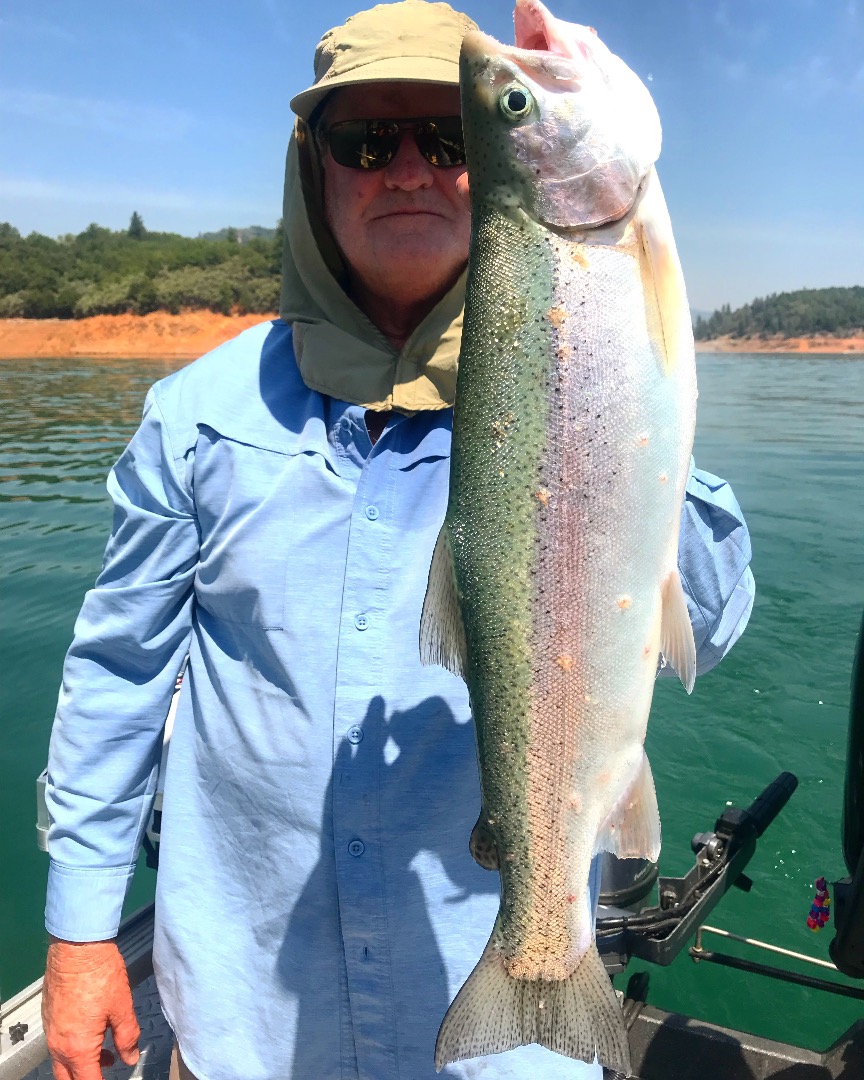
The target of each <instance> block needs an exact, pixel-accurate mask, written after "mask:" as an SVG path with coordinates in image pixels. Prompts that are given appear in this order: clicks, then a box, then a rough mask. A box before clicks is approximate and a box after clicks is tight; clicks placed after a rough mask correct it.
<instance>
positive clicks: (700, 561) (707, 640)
mask: <svg viewBox="0 0 864 1080" xmlns="http://www.w3.org/2000/svg"><path fill="white" fill-rule="evenodd" d="M750 556H751V548H750V533H749V532H748V530H747V525H746V524H745V522H744V515H743V514H742V513H741V507H740V506H739V505H738V502H737V500H736V498H735V496H734V495H733V494H732V489H731V488H730V487H729V485H728V484H727V483H726V481H725V480H721V479H720V478H719V477H718V476H714V475H713V473H709V472H705V471H704V470H702V469H697V468H696V466H695V464H694V462H693V460H692V458H691V461H690V476H689V477H688V480H687V488H686V492H685V498H684V506H683V507H682V510H681V533H680V538H679V541H678V572H679V573H680V575H681V584H682V585H683V587H684V595H685V596H686V597H687V607H688V609H689V611H690V622H691V624H692V626H693V637H694V640H695V642H696V674H697V675H704V674H705V672H706V671H710V670H711V668H713V667H714V666H715V665H716V664H719V662H720V660H721V659H722V658H723V657H724V656H725V655H726V653H727V652H728V651H729V650H730V649H731V648H732V646H733V645H734V644H735V642H736V641H737V640H738V638H739V637H740V636H741V634H742V633H743V632H744V628H745V627H746V625H747V622H748V620H749V618H750V612H751V610H752V608H753V598H754V595H755V591H756V585H755V582H754V580H753V574H752V572H751V570H750ZM660 674H661V675H665V676H674V675H675V672H674V670H673V669H672V668H671V667H669V666H668V665H667V666H666V667H664V668H662V669H661V671H660Z"/></svg>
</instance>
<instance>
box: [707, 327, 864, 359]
mask: <svg viewBox="0 0 864 1080" xmlns="http://www.w3.org/2000/svg"><path fill="white" fill-rule="evenodd" d="M696 352H710V353H813V354H814V355H816V354H820V353H822V354H825V353H832V354H833V353H840V354H843V355H846V354H849V355H855V354H856V353H864V331H862V332H861V333H859V334H857V335H855V336H853V337H828V336H818V335H815V334H811V335H808V336H807V337H782V336H780V335H779V334H778V335H776V336H775V337H770V338H758V337H755V338H732V337H720V338H713V339H712V340H711V341H697V342H696Z"/></svg>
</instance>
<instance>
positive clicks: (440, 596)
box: [420, 525, 468, 679]
mask: <svg viewBox="0 0 864 1080" xmlns="http://www.w3.org/2000/svg"><path fill="white" fill-rule="evenodd" d="M467 655H468V644H467V641H466V638H465V624H464V623H463V621H462V611H461V609H460V607H459V593H458V591H457V588H456V571H455V570H454V568H453V553H452V551H451V550H450V540H449V539H448V537H447V526H446V525H442V527H441V532H440V533H439V534H438V540H437V541H436V543H435V551H434V552H433V554H432V565H431V566H430V568H429V584H428V585H427V586H426V599H425V600H424V601H423V614H422V615H421V617H420V662H421V663H422V664H440V665H441V666H442V667H445V668H447V670H448V671H452V672H453V674H454V675H460V676H461V677H462V678H463V679H464V678H465V671H466V668H467Z"/></svg>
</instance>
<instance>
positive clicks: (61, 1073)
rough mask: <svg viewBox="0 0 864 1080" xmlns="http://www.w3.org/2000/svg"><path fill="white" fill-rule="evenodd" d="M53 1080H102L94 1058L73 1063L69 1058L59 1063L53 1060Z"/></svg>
mask: <svg viewBox="0 0 864 1080" xmlns="http://www.w3.org/2000/svg"><path fill="white" fill-rule="evenodd" d="M52 1064H53V1067H54V1080H104V1077H103V1076H102V1070H101V1069H100V1068H99V1065H98V1062H97V1060H96V1058H95V1057H94V1058H90V1059H89V1060H87V1061H85V1060H84V1059H81V1060H78V1061H73V1060H71V1059H69V1058H66V1059H65V1060H63V1061H61V1060H60V1059H59V1058H56V1057H55V1058H54V1059H53V1061H52Z"/></svg>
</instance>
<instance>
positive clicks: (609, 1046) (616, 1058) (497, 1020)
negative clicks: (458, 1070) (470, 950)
mask: <svg viewBox="0 0 864 1080" xmlns="http://www.w3.org/2000/svg"><path fill="white" fill-rule="evenodd" d="M497 927H498V924H497V923H496V930H493V932H492V937H491V939H490V941H489V944H488V945H487V946H486V949H485V951H484V953H483V955H482V956H481V957H480V961H479V963H478V964H477V966H476V967H475V968H474V970H473V971H472V972H471V974H470V975H469V976H468V979H467V981H466V983H465V985H464V986H463V987H462V989H461V990H460V991H459V993H458V994H457V995H456V998H455V1000H454V1001H453V1004H452V1005H451V1006H450V1008H449V1009H448V1010H447V1015H446V1016H445V1017H444V1021H443V1023H442V1024H441V1030H440V1031H439V1032H438V1041H437V1043H436V1044H435V1068H436V1070H437V1071H438V1072H440V1071H441V1070H442V1069H443V1068H444V1066H445V1065H449V1064H450V1063H451V1062H453V1061H462V1060H464V1059H465V1058H473V1057H482V1056H483V1055H485V1054H500V1053H502V1052H503V1051H505V1050H513V1049H515V1047H517V1046H527V1045H528V1044H529V1043H540V1045H541V1046H545V1047H548V1049H549V1050H553V1051H554V1052H555V1053H556V1054H563V1055H564V1056H565V1057H571V1058H575V1059H576V1060H577V1061H587V1062H593V1061H594V1055H595V1054H596V1055H597V1058H598V1059H599V1061H600V1063H601V1065H605V1066H606V1067H607V1068H610V1069H613V1070H616V1071H618V1072H621V1073H624V1075H625V1076H629V1075H630V1047H629V1044H628V1041H627V1030H626V1027H625V1024H624V1016H623V1014H622V1012H621V1006H620V1005H619V1004H618V999H617V998H616V996H615V991H614V990H613V988H612V983H611V981H610V979H609V976H608V975H607V974H606V969H605V968H604V966H603V961H602V960H601V959H600V954H599V953H598V952H597V947H596V945H594V943H593V942H592V943H591V945H590V947H589V949H588V951H587V952H586V953H585V955H584V956H583V957H582V959H581V960H580V962H579V966H578V967H577V968H576V970H575V971H574V972H573V974H572V975H571V976H570V977H569V978H567V979H560V980H550V979H517V978H514V977H513V976H512V975H508V973H507V968H506V967H505V964H504V956H503V954H502V953H501V950H500V947H499V946H498V944H497V937H498V935H497V932H496V931H497Z"/></svg>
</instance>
